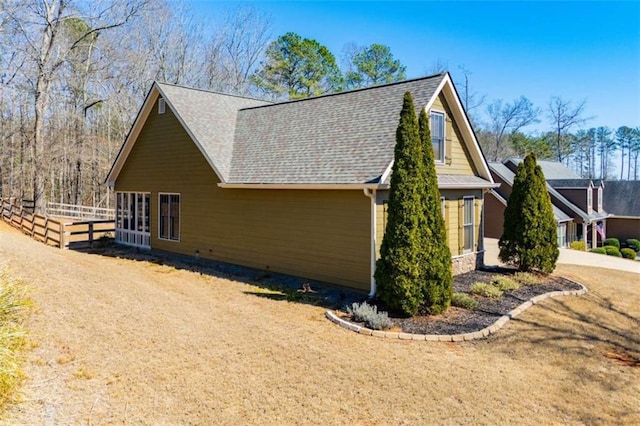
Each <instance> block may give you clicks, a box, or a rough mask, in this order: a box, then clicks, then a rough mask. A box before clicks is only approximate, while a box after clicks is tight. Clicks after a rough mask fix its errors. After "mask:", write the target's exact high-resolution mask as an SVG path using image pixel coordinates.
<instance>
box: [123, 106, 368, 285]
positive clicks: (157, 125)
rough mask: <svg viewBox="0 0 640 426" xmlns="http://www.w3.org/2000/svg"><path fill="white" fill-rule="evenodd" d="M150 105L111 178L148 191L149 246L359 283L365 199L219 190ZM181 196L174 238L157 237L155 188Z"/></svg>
mask: <svg viewBox="0 0 640 426" xmlns="http://www.w3.org/2000/svg"><path fill="white" fill-rule="evenodd" d="M155 111H157V107H154V109H153V112H152V113H151V115H150V117H149V119H148V121H147V123H146V124H145V127H144V129H143V130H142V132H141V134H140V136H139V138H138V140H137V142H136V144H135V146H134V148H133V150H132V151H131V154H130V155H129V158H128V160H127V163H126V164H125V166H124V168H123V170H122V172H121V173H120V176H119V177H118V180H117V182H116V191H144V192H151V247H152V248H154V249H160V250H167V251H171V252H176V253H181V254H187V255H196V254H197V255H199V256H200V257H203V258H210V259H215V260H220V261H224V262H229V263H235V264H240V265H245V266H250V267H255V268H260V269H268V270H272V271H274V272H282V273H287V274H292V275H297V276H302V277H307V278H311V279H316V280H320V281H326V282H330V283H334V284H340V285H344V286H348V287H352V288H357V289H361V290H369V285H370V244H371V241H370V200H369V198H367V197H366V196H365V195H364V194H363V193H362V191H361V190H358V191H309V190H306V191H298V190H241V189H221V188H219V187H218V186H217V185H216V184H217V183H218V178H217V176H216V175H215V173H214V172H213V170H212V169H211V167H210V166H209V164H208V163H207V161H206V160H205V159H204V157H203V156H202V155H201V153H200V152H199V150H198V148H197V147H196V146H195V144H194V143H193V142H192V141H191V140H190V138H189V136H188V135H187V133H186V132H185V131H184V129H182V127H181V125H180V123H179V122H178V120H177V119H176V117H175V116H174V115H173V114H172V113H171V111H170V110H169V109H168V108H167V112H166V113H165V114H163V115H158V114H157V113H156V112H155ZM159 192H175V193H180V195H181V199H180V201H181V206H180V207H181V217H180V221H181V229H180V242H174V241H165V240H160V239H158V193H159Z"/></svg>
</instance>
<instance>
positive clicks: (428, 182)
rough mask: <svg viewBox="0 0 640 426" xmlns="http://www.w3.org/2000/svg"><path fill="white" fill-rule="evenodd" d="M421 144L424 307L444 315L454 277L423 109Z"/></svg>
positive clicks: (426, 117)
mask: <svg viewBox="0 0 640 426" xmlns="http://www.w3.org/2000/svg"><path fill="white" fill-rule="evenodd" d="M418 127H419V134H420V142H421V144H422V152H423V162H424V175H423V176H424V181H425V184H424V201H423V209H424V216H425V220H426V223H425V226H424V238H425V240H424V242H423V246H422V247H423V248H422V253H423V255H424V260H423V264H424V270H423V280H424V290H425V294H424V297H425V298H424V301H423V306H424V307H425V308H426V309H427V311H429V312H431V313H433V314H439V313H442V312H444V311H445V310H446V309H447V308H448V307H449V305H450V304H451V297H452V295H453V275H452V273H451V251H450V250H449V246H448V245H447V233H446V230H445V226H444V218H443V217H442V209H441V207H440V191H439V190H438V176H437V175H436V166H435V161H434V153H433V145H432V143H431V131H430V130H429V117H428V116H427V113H426V111H425V110H424V109H422V110H421V111H420V117H419V118H418Z"/></svg>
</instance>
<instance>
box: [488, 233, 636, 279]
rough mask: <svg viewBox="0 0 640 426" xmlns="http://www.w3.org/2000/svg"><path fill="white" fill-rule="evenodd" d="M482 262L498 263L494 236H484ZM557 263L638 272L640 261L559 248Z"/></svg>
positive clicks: (496, 244)
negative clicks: (484, 250)
mask: <svg viewBox="0 0 640 426" xmlns="http://www.w3.org/2000/svg"><path fill="white" fill-rule="evenodd" d="M484 244H485V249H486V252H485V255H484V263H485V264H487V265H498V264H500V263H501V262H500V260H498V251H499V250H498V240H497V239H495V238H485V239H484ZM558 263H565V264H570V265H584V266H596V267H599V268H607V269H616V270H618V271H627V272H635V273H637V274H640V261H637V260H635V261H633V260H629V259H621V258H619V257H612V256H605V255H603V254H597V253H589V252H583V251H578V250H571V249H560V257H559V258H558Z"/></svg>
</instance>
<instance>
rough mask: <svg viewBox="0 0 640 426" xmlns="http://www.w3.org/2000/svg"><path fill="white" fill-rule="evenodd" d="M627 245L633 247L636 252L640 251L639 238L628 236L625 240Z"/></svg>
mask: <svg viewBox="0 0 640 426" xmlns="http://www.w3.org/2000/svg"><path fill="white" fill-rule="evenodd" d="M627 245H628V246H629V247H631V248H632V249H634V250H635V251H636V253H640V240H638V239H635V238H629V239H628V240H627Z"/></svg>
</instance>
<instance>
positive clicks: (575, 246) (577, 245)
mask: <svg viewBox="0 0 640 426" xmlns="http://www.w3.org/2000/svg"><path fill="white" fill-rule="evenodd" d="M571 249H572V250H580V251H584V250H585V245H584V241H573V242H572V243H571Z"/></svg>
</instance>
